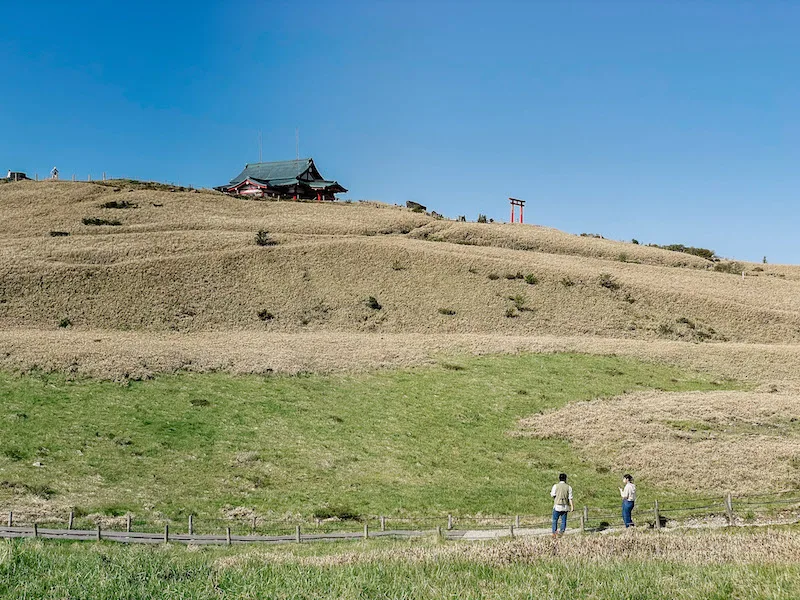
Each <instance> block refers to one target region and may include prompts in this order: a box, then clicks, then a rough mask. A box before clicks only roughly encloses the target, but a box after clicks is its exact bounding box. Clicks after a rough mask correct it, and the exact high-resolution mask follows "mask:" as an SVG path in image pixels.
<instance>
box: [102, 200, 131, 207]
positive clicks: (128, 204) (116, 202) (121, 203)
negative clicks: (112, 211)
mask: <svg viewBox="0 0 800 600" xmlns="http://www.w3.org/2000/svg"><path fill="white" fill-rule="evenodd" d="M100 208H139V205H138V204H135V203H133V202H128V201H127V200H111V201H110V202H103V203H102V204H101V205H100Z"/></svg>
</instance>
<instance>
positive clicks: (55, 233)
mask: <svg viewBox="0 0 800 600" xmlns="http://www.w3.org/2000/svg"><path fill="white" fill-rule="evenodd" d="M68 235H69V231H51V232H50V237H66V236H68Z"/></svg>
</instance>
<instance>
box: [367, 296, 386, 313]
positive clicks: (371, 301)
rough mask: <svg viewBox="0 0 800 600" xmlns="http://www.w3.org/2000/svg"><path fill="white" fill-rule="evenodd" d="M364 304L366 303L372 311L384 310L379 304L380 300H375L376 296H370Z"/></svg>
mask: <svg viewBox="0 0 800 600" xmlns="http://www.w3.org/2000/svg"><path fill="white" fill-rule="evenodd" d="M364 303H365V304H366V305H367V306H368V307H369V308H371V309H372V310H380V309H381V308H383V307H382V306H381V305H380V303H379V302H378V300H377V299H376V298H375V296H370V297H369V298H367V299H366V300H365V301H364Z"/></svg>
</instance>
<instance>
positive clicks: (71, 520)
mask: <svg viewBox="0 0 800 600" xmlns="http://www.w3.org/2000/svg"><path fill="white" fill-rule="evenodd" d="M74 524H75V511H74V510H71V511H69V523H67V529H72V526H73V525H74Z"/></svg>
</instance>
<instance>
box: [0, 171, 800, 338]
mask: <svg viewBox="0 0 800 600" xmlns="http://www.w3.org/2000/svg"><path fill="white" fill-rule="evenodd" d="M148 188H156V189H148ZM173 189H174V188H173ZM167 190H168V188H165V187H164V186H149V185H141V184H135V183H130V182H111V183H110V184H108V185H101V184H89V183H72V182H38V183H35V182H21V183H13V184H5V185H3V186H0V214H2V217H3V218H2V219H0V329H7V330H8V329H38V330H57V329H59V328H64V329H68V328H69V329H73V330H83V331H89V330H112V331H134V332H151V333H152V332H170V331H177V332H195V333H196V332H208V331H217V332H224V331H236V332H243V331H248V332H274V333H300V332H325V331H333V332H378V333H386V334H398V333H425V334H434V333H478V334H500V335H523V336H530V335H557V336H570V335H578V336H603V337H609V338H635V339H673V340H685V341H739V342H760V343H794V342H797V341H798V339H800V268H797V267H787V266H773V265H754V264H737V265H733V267H731V269H732V270H733V271H735V272H737V273H738V271H739V270H740V269H743V270H744V272H745V277H744V278H742V277H741V275H738V274H735V273H734V274H732V273H727V272H718V271H715V270H714V268H715V264H714V263H712V262H710V261H708V260H705V259H703V258H700V257H697V256H693V255H689V254H684V253H678V252H670V251H667V250H661V249H658V248H653V247H647V246H640V245H635V244H630V243H622V242H614V241H610V240H603V239H596V238H592V237H580V236H574V235H569V234H565V233H563V232H559V231H556V230H553V229H549V228H544V227H538V226H532V225H518V224H517V225H509V224H478V223H459V222H455V221H447V220H436V219H433V218H431V217H429V216H427V215H425V214H421V213H415V212H412V211H410V210H407V209H405V208H399V207H395V206H388V205H382V204H378V203H353V204H346V203H335V204H317V203H297V202H254V201H245V200H239V199H234V198H230V197H227V196H224V195H221V194H217V193H213V192H207V191H167ZM87 223H88V224H87ZM97 223H116V224H97ZM259 230H266V231H267V232H268V237H269V239H270V241H271V242H274V243H275V244H274V245H268V246H258V245H256V244H255V242H254V238H255V234H256V232H257V231H259ZM717 268H719V267H717ZM370 297H372V298H374V300H375V302H372V301H370V300H369V299H370ZM378 307H380V308H378Z"/></svg>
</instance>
